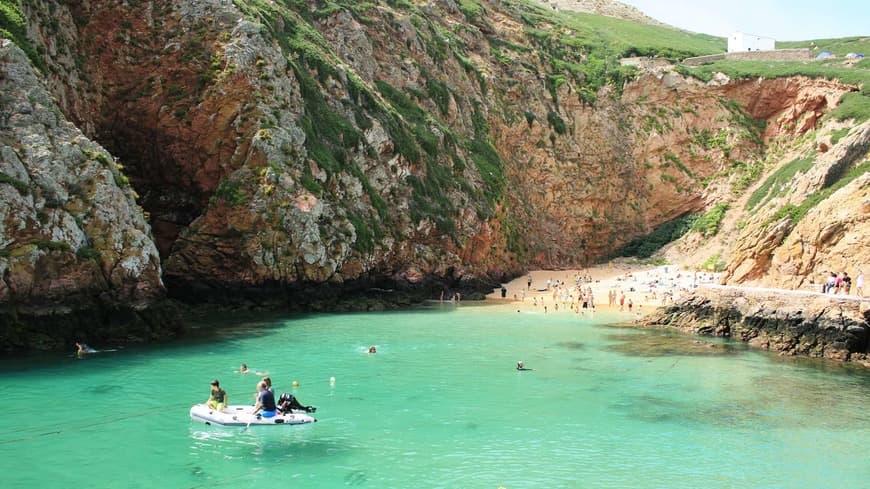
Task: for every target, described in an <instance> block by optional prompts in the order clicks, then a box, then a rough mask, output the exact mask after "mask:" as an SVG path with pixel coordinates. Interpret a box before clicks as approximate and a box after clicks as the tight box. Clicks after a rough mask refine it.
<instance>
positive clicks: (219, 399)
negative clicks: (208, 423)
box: [205, 379, 229, 412]
mask: <svg viewBox="0 0 870 489" xmlns="http://www.w3.org/2000/svg"><path fill="white" fill-rule="evenodd" d="M228 400H229V396H227V391H225V390H223V389H221V383H220V382H218V380H217V379H215V380H212V381H211V393H210V394H209V396H208V401H206V402H205V405H206V406H208V407H210V408H212V409H214V410H216V411H220V412H223V411H224V409H225V408H226V407H227V402H228Z"/></svg>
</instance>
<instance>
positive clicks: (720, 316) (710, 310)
mask: <svg viewBox="0 0 870 489" xmlns="http://www.w3.org/2000/svg"><path fill="white" fill-rule="evenodd" d="M640 324H641V325H643V326H652V327H661V326H665V327H672V328H675V329H678V330H680V331H683V332H687V333H692V334H697V335H702V336H718V337H725V338H729V337H730V338H734V339H739V340H740V341H743V342H746V343H748V344H749V345H750V346H753V347H757V348H762V349H767V350H772V351H776V352H778V353H779V354H781V355H801V356H807V357H813V358H827V359H832V360H839V361H854V362H857V363H861V364H865V365H868V366H870V307H868V304H867V303H866V302H861V301H856V300H853V299H848V298H843V297H837V296H822V295H816V294H804V295H800V294H794V293H782V294H779V293H776V292H773V291H753V290H745V289H738V288H728V289H719V288H702V289H700V290H698V291H696V292H694V293H692V294H689V295H687V296H684V297H683V298H681V299H680V300H678V301H677V302H676V303H675V304H673V305H671V306H668V307H663V308H660V309H659V310H658V311H656V312H655V313H653V314H651V315H649V316H647V317H645V318H643V319H642V320H641V321H640Z"/></svg>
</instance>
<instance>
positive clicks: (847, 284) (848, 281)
mask: <svg viewBox="0 0 870 489" xmlns="http://www.w3.org/2000/svg"><path fill="white" fill-rule="evenodd" d="M851 291H852V277H850V276H849V274H848V273H847V272H843V293H844V294H846V295H849V293H850V292H851Z"/></svg>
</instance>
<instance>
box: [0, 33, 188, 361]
mask: <svg viewBox="0 0 870 489" xmlns="http://www.w3.org/2000/svg"><path fill="white" fill-rule="evenodd" d="M0 93H2V94H3V95H2V103H0V202H3V205H2V206H0V239H2V241H0V246H2V248H0V277H2V280H0V304H2V306H3V307H2V309H0V328H2V331H0V338H2V341H0V349H4V350H5V349H10V348H18V347H21V346H28V345H38V346H43V347H52V346H56V345H58V344H62V343H63V342H64V341H67V340H68V339H69V337H70V336H73V335H81V336H83V337H84V336H90V337H98V338H107V337H113V338H117V337H121V338H125V337H127V336H129V335H139V336H145V337H148V336H150V335H151V334H152V332H154V331H156V330H165V329H166V327H167V326H171V321H170V322H169V323H167V322H166V321H165V320H166V319H167V318H166V317H164V318H162V319H159V320H158V319H153V317H154V315H155V313H154V312H153V311H150V310H149V309H150V306H152V305H153V303H154V302H156V301H157V300H158V299H160V298H161V297H162V296H163V294H164V289H163V283H162V281H161V278H160V272H161V271H160V260H159V257H158V254H157V248H156V247H155V246H154V243H153V241H152V239H151V230H150V228H149V226H148V223H147V222H146V220H145V219H144V217H143V213H142V210H141V209H140V208H139V207H138V206H137V205H136V201H135V197H134V192H133V189H132V188H131V187H130V183H129V181H128V180H127V178H126V177H125V176H124V174H123V172H122V171H121V167H120V165H119V164H118V163H117V161H116V160H115V159H114V158H113V157H112V156H111V155H110V154H109V153H108V152H106V150H105V149H103V148H102V147H101V146H100V145H98V144H96V143H95V142H93V141H92V140H90V139H88V138H87V137H86V136H84V135H83V134H82V132H81V131H80V130H79V129H77V128H76V127H75V125H74V124H72V123H70V122H69V121H67V120H66V118H65V117H64V114H63V113H62V112H61V111H60V110H59V108H58V106H57V105H56V104H55V102H54V100H53V99H52V96H51V94H50V93H49V92H48V90H47V89H46V88H45V86H44V85H43V83H42V81H41V80H40V79H39V78H38V77H37V74H36V72H35V71H34V69H33V68H32V66H31V64H30V63H29V62H28V61H27V58H26V57H25V55H24V53H23V52H22V51H21V50H20V49H18V48H17V47H15V46H14V45H13V44H12V43H11V42H10V41H8V40H3V39H0ZM60 318H62V319H63V321H59V319H60ZM21 325H23V326H24V327H16V326H21ZM119 325H123V327H119Z"/></svg>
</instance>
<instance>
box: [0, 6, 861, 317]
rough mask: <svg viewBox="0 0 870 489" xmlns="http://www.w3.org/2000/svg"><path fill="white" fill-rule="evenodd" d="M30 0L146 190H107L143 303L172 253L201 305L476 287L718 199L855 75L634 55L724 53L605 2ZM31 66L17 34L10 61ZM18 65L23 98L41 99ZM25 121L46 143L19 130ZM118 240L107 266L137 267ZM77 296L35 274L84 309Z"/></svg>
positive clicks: (77, 103) (186, 295)
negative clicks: (620, 28)
mask: <svg viewBox="0 0 870 489" xmlns="http://www.w3.org/2000/svg"><path fill="white" fill-rule="evenodd" d="M4 2H6V4H11V3H10V2H11V0H4ZM18 7H19V8H20V11H21V14H22V18H23V19H25V20H26V31H27V36H26V40H22V39H23V38H20V36H19V39H18V43H19V44H25V41H26V42H27V43H31V44H32V45H33V46H35V48H34V49H32V50H30V51H28V52H29V53H30V54H31V56H30V58H31V62H32V64H34V65H36V66H37V67H38V68H39V70H40V74H41V81H40V82H39V83H44V85H45V86H46V87H47V88H48V90H49V91H50V93H51V95H52V96H53V100H54V101H53V102H52V103H53V104H56V105H52V107H56V108H55V109H54V111H55V112H56V113H57V117H58V118H65V119H67V120H70V121H72V122H73V123H74V124H75V125H76V126H77V127H78V128H79V130H81V131H82V133H83V135H82V137H83V138H84V137H86V138H89V139H90V140H92V141H96V142H98V143H99V144H100V145H102V147H104V148H106V149H107V150H108V153H109V154H105V153H103V152H102V151H103V150H99V151H98V153H99V154H100V155H102V156H101V157H100V159H99V160H96V161H97V163H101V164H104V166H105V167H106V168H107V169H108V171H110V172H114V173H113V175H115V174H117V177H115V180H119V181H121V184H120V186H119V188H120V189H121V190H120V191H121V192H124V195H125V197H124V199H120V198H113V199H110V200H111V201H112V202H111V203H112V204H113V205H114V204H117V205H120V203H122V202H126V204H127V206H128V207H129V212H128V213H127V214H124V212H127V211H123V212H122V211H121V210H116V209H114V208H111V209H110V208H106V209H105V215H106V216H110V217H107V219H116V217H114V216H115V214H116V213H119V212H120V213H121V214H122V215H123V216H127V217H123V218H121V217H117V219H118V222H127V220H131V219H132V220H133V221H135V222H136V224H135V225H126V224H125V225H120V224H118V225H117V226H115V228H113V229H112V230H109V231H110V232H113V233H118V232H120V231H119V229H123V230H124V232H126V233H127V234H130V231H128V230H129V229H136V230H138V231H139V233H140V234H141V236H140V234H135V236H136V239H140V242H138V244H136V245H135V246H134V245H133V244H132V243H133V241H130V240H131V239H133V238H129V237H126V235H125V238H124V239H127V240H128V241H124V242H123V243H122V244H116V245H115V246H114V250H116V251H115V253H117V254H118V255H126V254H127V253H132V251H130V249H135V250H137V251H136V252H137V253H140V255H141V256H143V257H144V256H147V257H148V259H147V260H146V261H148V263H149V267H150V268H149V267H145V268H144V269H142V270H141V271H140V272H139V275H137V277H139V276H142V277H143V280H144V277H148V279H147V280H144V282H145V283H149V284H151V285H150V286H148V287H146V286H144V285H135V286H132V285H130V284H132V283H135V281H134V280H132V279H131V282H125V285H128V286H132V287H133V288H134V289H135V290H137V291H141V292H140V295H139V296H134V295H130V294H128V295H127V296H126V297H129V298H128V299H125V300H126V301H127V302H129V303H130V304H134V303H135V304H140V303H144V302H147V300H145V299H148V300H150V299H152V298H155V297H160V296H161V294H162V293H163V292H162V288H161V286H160V277H161V267H162V278H163V280H164V282H165V284H166V286H167V291H168V294H169V295H170V296H172V297H175V298H179V299H182V300H186V301H189V302H196V303H198V302H209V301H211V302H220V303H224V304H225V303H232V302H236V303H242V304H250V303H257V304H273V305H279V306H283V307H286V306H288V305H293V306H296V307H304V308H321V307H335V306H336V304H338V303H341V302H342V301H343V300H345V299H347V298H358V297H360V296H363V297H365V298H366V299H365V300H364V301H363V303H362V304H359V303H358V301H356V302H357V304H356V305H355V306H353V307H379V305H381V304H382V303H383V302H384V301H387V302H390V301H391V302H397V301H398V302H406V301H409V300H412V299H414V298H420V297H425V296H429V297H434V296H438V295H439V294H440V292H441V291H442V290H447V291H454V290H462V291H466V292H473V291H479V290H481V289H486V288H487V287H489V286H491V285H492V283H493V281H494V280H498V279H500V278H503V277H504V276H507V275H511V274H515V273H519V272H520V271H521V270H523V269H524V268H525V267H529V266H546V267H561V266H577V265H583V264H585V263H589V262H591V261H594V260H596V259H600V258H602V257H604V256H607V255H609V254H610V253H611V252H612V250H613V249H614V248H615V247H617V246H619V245H620V244H622V243H624V242H626V241H627V240H629V239H630V238H632V237H634V236H638V235H643V234H645V233H648V232H650V231H651V230H653V229H655V228H656V227H657V226H659V225H661V224H664V223H667V222H669V221H671V220H673V219H674V218H677V217H680V216H683V215H686V214H689V213H694V212H700V211H702V210H704V209H705V208H707V207H709V206H711V205H713V204H715V203H716V202H718V201H719V200H721V198H722V195H724V194H727V193H728V192H729V191H730V189H732V188H735V187H738V186H740V185H741V183H740V182H745V181H747V180H751V178H752V177H753V173H752V171H751V169H752V168H753V165H752V164H751V162H757V161H761V159H762V158H763V155H764V151H765V149H766V147H767V145H768V144H770V141H774V140H775V141H780V140H783V141H785V140H789V139H793V138H795V137H798V136H800V135H802V134H804V133H806V132H807V131H809V130H811V129H812V128H814V127H815V125H816V123H817V121H818V120H819V117H821V115H822V114H823V113H824V112H825V110H827V109H828V108H829V107H831V106H832V105H835V104H836V101H837V100H838V99H839V97H840V95H842V94H843V93H845V92H848V91H851V90H855V87H854V86H850V85H846V84H841V83H836V82H829V81H826V80H822V79H802V78H789V79H785V80H762V81H752V82H749V81H733V82H732V81H730V80H727V79H721V78H717V79H716V80H713V81H711V82H710V83H703V82H700V81H698V80H695V79H693V78H686V77H684V76H683V75H680V74H678V73H677V72H675V71H673V70H670V69H664V70H657V71H653V72H648V73H639V72H637V71H635V70H634V69H632V68H627V67H622V66H620V65H619V63H618V62H617V56H618V55H620V54H627V53H631V54H649V55H652V54H658V53H659V52H663V51H667V52H685V53H687V54H703V53H704V52H707V50H708V49H710V50H712V49H715V48H714V47H710V46H712V45H710V46H708V45H707V44H704V43H707V42H708V40H707V39H701V40H696V41H697V42H698V43H700V44H698V45H699V46H701V47H691V48H685V47H679V46H677V47H675V46H672V45H669V44H667V43H666V42H665V43H660V44H655V42H651V43H647V44H646V45H643V46H638V45H629V44H625V43H624V42H622V41H619V40H616V39H614V40H607V41H606V42H604V41H602V42H599V41H598V40H596V39H597V38H593V37H591V36H594V35H598V34H594V33H595V32H597V31H595V30H594V29H593V30H588V29H587V28H586V27H585V26H584V23H583V22H584V21H583V18H580V17H577V18H573V17H568V18H567V20H565V19H566V17H562V15H564V14H559V13H554V12H553V11H552V9H550V8H545V7H541V6H538V5H536V4H534V3H527V2H484V1H470V0H469V1H463V2H459V3H454V2H404V1H387V2H372V3H358V2H349V1H336V2H327V3H313V2H304V1H280V2H278V1H276V2H272V1H261V0H236V1H232V2H230V1H227V0H184V1H168V0H166V1H159V0H155V1H136V2H130V1H116V0H89V1H67V2H63V3H58V2H50V1H40V0H34V1H30V2H22V3H21V4H18ZM648 28H650V29H653V28H654V29H664V30H663V31H661V32H660V34H661V33H663V34H666V35H674V34H673V33H674V32H677V34H678V36H679V38H680V39H688V38H687V37H686V36H687V35H686V34H685V33H682V32H678V31H673V30H669V29H665V28H660V27H648ZM599 34H600V33H599ZM608 39H609V38H608ZM717 42H718V41H717ZM693 46H694V45H693ZM10 59H12V58H10ZM21 64H25V65H26V64H27V61H26V60H25V59H24V58H23V57H22V56H20V55H17V56H16V57H14V63H11V64H10V66H13V65H14V66H15V68H14V69H13V68H8V69H10V70H24V69H25V68H24V67H22V66H19V65H21ZM12 86H15V89H12V88H10V89H11V90H12V91H15V90H18V92H16V93H15V95H14V96H15V97H16V100H19V99H27V98H28V95H27V93H26V92H24V91H21V90H19V88H20V87H18V86H17V85H14V84H12V85H11V87H12ZM46 96H47V97H48V95H46ZM46 103H47V102H46ZM17 107H18V106H17V105H15V104H11V105H10V104H7V103H6V102H5V101H4V103H3V110H4V111H10V113H11V112H12V111H14V110H17ZM46 107H48V105H46ZM49 139H51V140H52V141H57V140H58V139H57V138H49ZM6 141H7V142H6V143H4V144H7V145H8V146H10V147H19V148H23V147H29V145H30V143H29V140H28V139H27V137H26V136H25V135H22V134H19V133H10V136H9V137H8V138H7V140H6ZM46 151H48V153H49V154H54V153H55V152H56V151H60V150H59V149H57V148H54V147H51V148H49V149H48V150H46ZM93 151H97V150H93ZM95 154H96V153H95ZM4 158H5V156H4ZM95 158H96V157H95ZM116 159H119V160H120V161H123V163H124V169H123V172H121V170H120V169H119V168H120V167H119V166H118V165H117V163H116ZM103 160H105V161H107V163H102V161H103ZM58 161H61V162H62V163H58V164H57V165H56V166H57V168H56V171H55V173H57V175H58V177H60V178H65V179H69V180H70V182H74V183H78V184H80V185H81V182H80V181H79V180H80V177H82V176H83V175H85V174H84V173H82V172H79V171H77V170H76V168H77V167H76V166H75V165H74V164H73V163H71V162H69V161H67V160H58ZM4 164H6V163H5V160H4ZM62 170H63V171H62ZM10 171H11V170H10ZM16 175H18V174H16ZM10 178H16V179H18V177H11V176H10ZM19 180H20V185H18V187H21V189H22V192H24V193H31V192H33V188H34V187H35V185H36V184H34V183H33V182H31V181H27V180H22V179H19ZM19 180H15V181H16V182H17V181H19ZM85 181H87V180H86V178H85ZM127 185H129V186H127ZM742 185H743V186H745V184H742ZM0 187H2V188H3V191H4V192H5V193H4V194H3V195H4V196H5V195H7V194H9V192H12V191H15V192H18V190H16V189H15V185H14V184H8V185H0ZM134 191H135V192H136V193H138V195H139V197H138V203H139V205H141V207H142V208H143V209H142V210H140V209H139V208H138V207H137V206H136V204H135V202H134V201H133V200H131V199H132V198H133V197H132V195H133V192H134ZM10 195H11V194H10ZM4 198H6V197H4ZM9 198H11V197H9ZM69 202H75V201H74V200H73V199H72V198H70V197H66V196H63V197H62V198H60V199H59V201H58V203H57V205H58V206H59V207H64V206H66V205H68V203H69ZM89 205H94V206H95V207H96V208H98V209H103V207H104V206H103V204H101V203H99V202H95V201H94V200H93V199H91V200H90V201H89ZM37 210H38V209H37ZM34 212H36V211H34ZM125 219H126V220H125ZM37 220H38V219H37ZM73 220H75V219H73ZM146 221H148V222H150V231H149V227H148V224H147V223H146ZM131 222H132V221H131ZM43 224H45V226H44V228H45V229H44V232H46V233H49V234H50V233H52V232H54V230H56V229H58V228H59V229H63V226H62V225H61V224H57V221H55V220H51V221H48V223H47V224H46V223H43ZM78 227H79V228H81V227H82V226H81V225H79V226H78ZM21 229H23V228H21V227H20V226H6V227H5V228H3V230H2V231H3V232H2V233H0V238H2V239H3V243H5V244H4V247H3V251H2V255H0V266H5V267H7V268H8V267H9V263H10V261H9V260H10V256H11V255H12V254H13V253H17V251H15V250H16V249H17V246H18V245H17V244H16V245H14V246H13V244H14V243H26V242H30V241H29V240H30V238H29V237H27V236H28V235H27V233H26V232H24V231H21ZM56 237H57V239H56V240H54V241H56V242H57V243H66V245H63V244H56V245H53V246H54V247H55V248H57V247H61V248H64V247H67V250H66V251H64V250H60V251H57V250H54V251H52V250H49V251H50V252H51V253H56V254H59V255H60V254H63V256H68V255H70V254H71V253H72V254H75V252H76V251H78V250H79V248H80V243H81V242H83V239H84V238H82V239H79V238H75V237H72V236H69V235H67V234H63V233H60V234H58V235H57V236H56ZM152 237H153V239H152ZM77 239H78V241H76V240H77ZM92 240H93V241H94V242H95V243H96V239H95V238H93V239H92ZM100 246H101V245H99V246H98V245H96V244H94V245H89V247H90V248H93V249H95V250H97V251H98V252H100V253H102V248H100ZM155 249H156V250H157V254H156V255H155V254H154V250H155ZM51 253H46V254H48V255H50V254H51ZM64 253H65V254H64ZM88 253H90V252H87V253H85V254H86V255H87V254H88ZM158 255H159V257H158ZM52 256H53V255H52ZM101 256H102V255H101ZM110 258H112V257H103V258H101V260H102V261H100V264H101V267H102V269H104V270H105V269H107V267H108V269H109V270H115V269H116V268H115V267H114V266H110V265H112V264H113V263H114V262H113V261H112V260H111V259H110ZM158 258H159V259H158ZM78 266H79V265H75V266H73V265H72V264H70V265H68V266H64V267H59V268H58V269H57V271H56V276H58V277H61V278H62V281H61V282H58V283H57V284H55V287H57V288H59V289H60V290H63V291H64V292H63V294H68V295H69V296H70V297H72V295H73V292H75V290H77V288H85V289H87V290H102V289H101V287H103V285H102V282H100V281H99V280H98V278H99V277H97V276H93V277H91V276H88V277H84V276H83V275H82V274H81V273H79V272H77V270H78V268H77V267H78ZM88 266H92V265H88ZM112 284H113V283H112ZM117 287H118V285H112V290H114V289H115V288H117ZM104 288H105V287H104ZM16 290H17V289H16ZM63 294H61V296H58V295H54V296H51V295H47V294H44V293H42V292H38V293H34V294H31V295H32V297H34V298H41V299H42V300H43V303H44V304H57V305H62V304H66V303H67V302H68V299H65V298H64V297H63ZM140 296H141V298H142V301H140V300H139V299H140ZM10 297H11V296H10ZM118 297H121V295H118ZM134 299H135V300H134ZM0 300H2V299H0ZM143 301H144V302H143ZM38 302H39V301H37V300H34V302H33V303H34V304H37V303H38ZM6 303H10V304H11V303H12V302H6ZM16 304H17V302H16ZM348 307H350V306H348Z"/></svg>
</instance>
